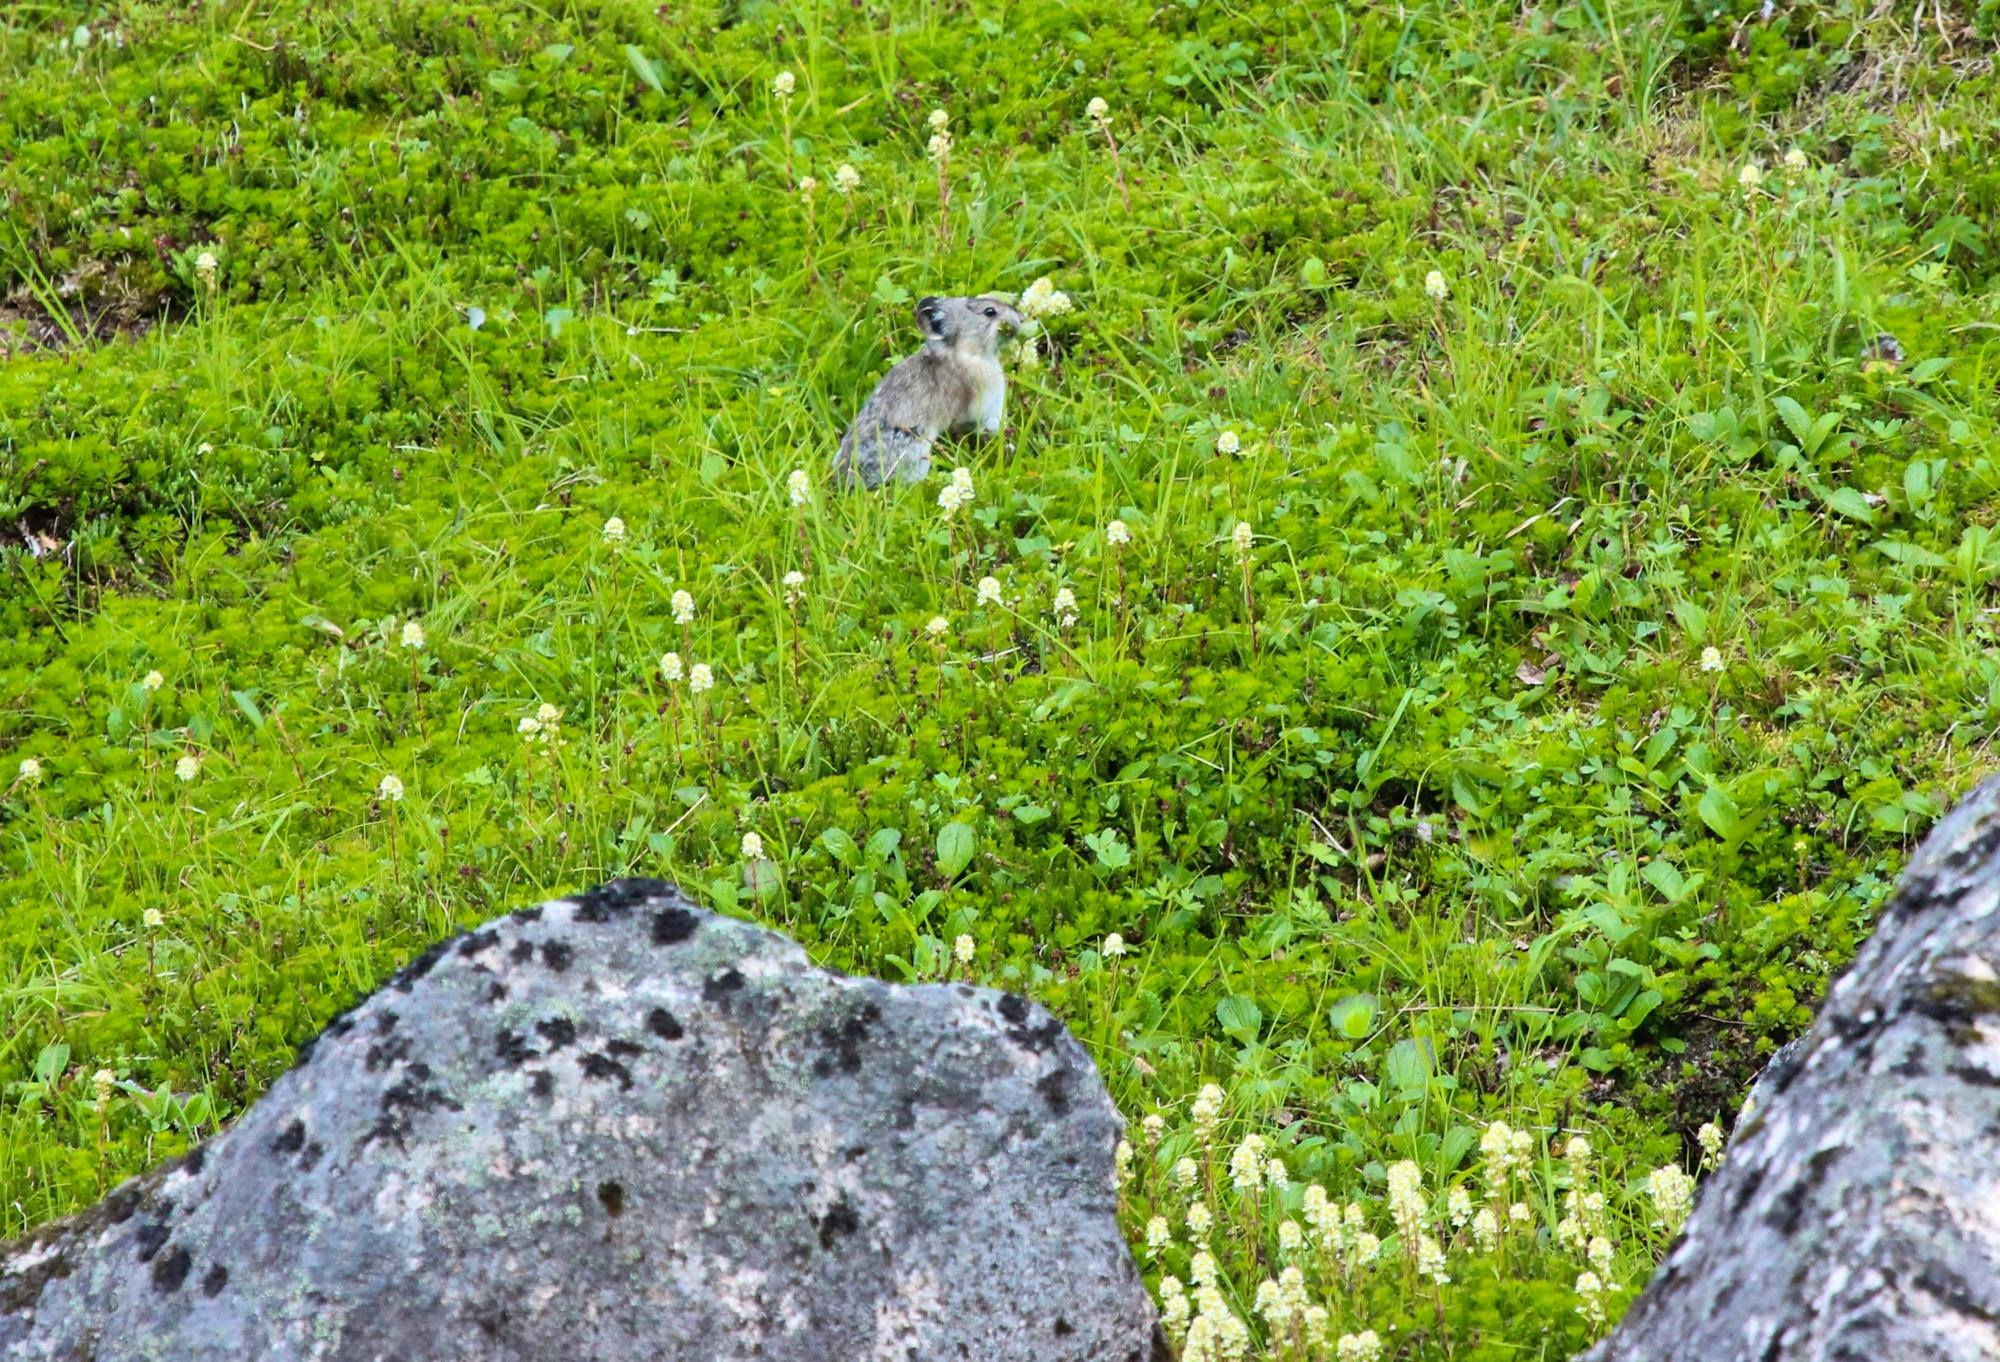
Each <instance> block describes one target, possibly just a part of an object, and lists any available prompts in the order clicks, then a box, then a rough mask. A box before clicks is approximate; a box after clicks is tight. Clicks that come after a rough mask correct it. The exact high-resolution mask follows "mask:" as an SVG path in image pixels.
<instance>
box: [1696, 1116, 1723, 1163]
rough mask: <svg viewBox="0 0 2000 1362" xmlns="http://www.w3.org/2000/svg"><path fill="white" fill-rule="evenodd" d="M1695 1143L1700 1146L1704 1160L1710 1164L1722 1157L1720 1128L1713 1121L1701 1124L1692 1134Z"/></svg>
mask: <svg viewBox="0 0 2000 1362" xmlns="http://www.w3.org/2000/svg"><path fill="white" fill-rule="evenodd" d="M1694 1138H1695V1143H1696V1144H1698V1145H1700V1146H1701V1152H1702V1155H1703V1157H1704V1158H1706V1159H1708V1160H1710V1161H1711V1162H1712V1161H1714V1160H1716V1159H1719V1158H1721V1157H1722V1127H1721V1126H1719V1125H1717V1124H1716V1123H1715V1122H1713V1121H1705V1122H1703V1123H1702V1127H1701V1129H1700V1130H1697V1131H1696V1132H1695V1133H1694Z"/></svg>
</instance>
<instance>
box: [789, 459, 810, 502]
mask: <svg viewBox="0 0 2000 1362" xmlns="http://www.w3.org/2000/svg"><path fill="white" fill-rule="evenodd" d="M785 491H786V492H787V493H788V494H789V495H790V496H791V498H792V505H794V506H809V505H811V504H812V499H813V485H812V479H811V478H810V477H808V476H807V475H806V470H805V469H803V468H794V469H793V470H792V472H791V476H790V477H788V478H786V479H785Z"/></svg>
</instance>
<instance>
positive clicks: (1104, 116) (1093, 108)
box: [1083, 95, 1111, 124]
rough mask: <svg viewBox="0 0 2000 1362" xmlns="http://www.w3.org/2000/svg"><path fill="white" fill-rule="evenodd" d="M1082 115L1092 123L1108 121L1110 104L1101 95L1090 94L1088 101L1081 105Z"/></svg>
mask: <svg viewBox="0 0 2000 1362" xmlns="http://www.w3.org/2000/svg"><path fill="white" fill-rule="evenodd" d="M1083 116H1084V117H1085V118H1088V119H1089V120H1090V121H1091V122H1093V123H1100V124H1101V123H1108V122H1109V121H1110V120H1111V106H1110V105H1109V104H1107V103H1106V102H1105V100H1104V97H1103V96H1102V95H1092V96H1091V99H1090V103H1088V104H1086V105H1084V106H1083Z"/></svg>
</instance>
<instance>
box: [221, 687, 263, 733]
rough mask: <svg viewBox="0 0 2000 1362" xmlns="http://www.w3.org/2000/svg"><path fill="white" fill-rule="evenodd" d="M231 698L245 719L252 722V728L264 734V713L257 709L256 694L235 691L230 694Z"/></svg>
mask: <svg viewBox="0 0 2000 1362" xmlns="http://www.w3.org/2000/svg"><path fill="white" fill-rule="evenodd" d="M229 698H230V699H232V700H234V701H235V702H236V708H238V709H239V710H241V711H243V717H244V718H246V719H248V720H249V721H250V727H252V728H254V729H256V730H257V731H258V732H259V733H262V732H263V731H264V711H263V710H261V709H259V708H257V699H256V695H255V693H254V692H251V691H247V690H233V691H231V692H229Z"/></svg>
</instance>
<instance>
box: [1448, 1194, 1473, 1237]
mask: <svg viewBox="0 0 2000 1362" xmlns="http://www.w3.org/2000/svg"><path fill="white" fill-rule="evenodd" d="M1444 1208H1445V1214H1446V1215H1448V1216H1450V1217H1451V1224H1452V1228H1453V1229H1460V1230H1462V1229H1464V1228H1465V1226H1466V1224H1467V1222H1468V1221H1470V1220H1471V1219H1472V1193H1470V1192H1468V1191H1466V1190H1465V1187H1464V1185H1463V1184H1460V1185H1458V1186H1455V1187H1453V1188H1452V1189H1451V1190H1450V1191H1449V1192H1447V1193H1445V1198H1444Z"/></svg>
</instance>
